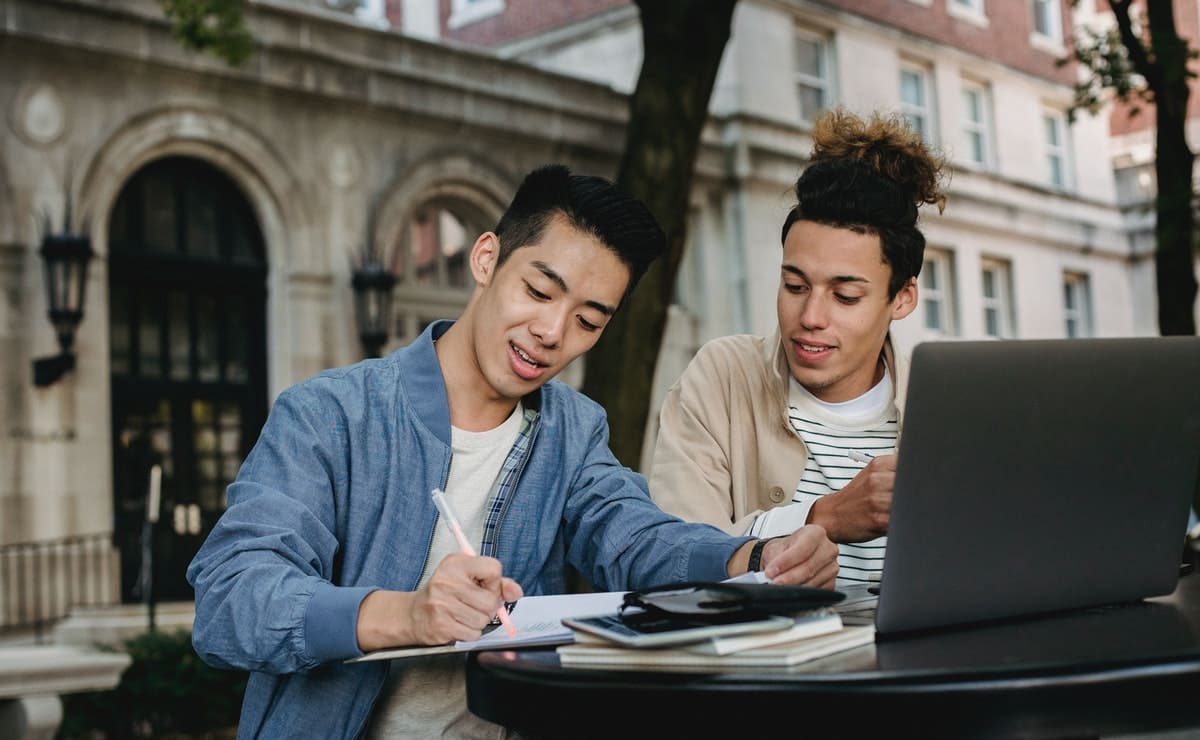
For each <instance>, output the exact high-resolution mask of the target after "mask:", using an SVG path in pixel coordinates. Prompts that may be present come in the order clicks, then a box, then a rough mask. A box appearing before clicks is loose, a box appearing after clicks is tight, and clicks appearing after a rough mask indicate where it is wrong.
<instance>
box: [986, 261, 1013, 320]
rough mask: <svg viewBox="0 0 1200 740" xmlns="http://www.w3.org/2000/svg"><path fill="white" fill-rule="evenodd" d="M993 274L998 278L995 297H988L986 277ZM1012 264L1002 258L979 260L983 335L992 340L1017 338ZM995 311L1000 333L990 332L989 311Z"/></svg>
mask: <svg viewBox="0 0 1200 740" xmlns="http://www.w3.org/2000/svg"><path fill="white" fill-rule="evenodd" d="M989 272H991V273H993V274H994V275H995V276H996V285H995V295H991V296H989V295H987V294H986V293H985V291H986V289H987V287H986V286H987V281H986V279H985V277H984V276H985V275H986V274H987V273H989ZM1012 274H1013V271H1012V262H1011V261H1010V260H1007V259H1004V258H1002V257H983V258H981V259H980V260H979V307H980V312H979V313H980V320H981V321H982V329H983V335H984V336H985V337H989V338H991V339H1012V338H1014V337H1016V335H1017V330H1016V324H1017V322H1016V315H1015V314H1014V310H1013V307H1014V301H1013V277H1012ZM989 310H991V311H995V313H996V316H997V319H998V333H996V334H993V333H991V332H990V331H989V330H988V322H987V316H988V311H989Z"/></svg>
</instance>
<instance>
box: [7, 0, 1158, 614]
mask: <svg viewBox="0 0 1200 740" xmlns="http://www.w3.org/2000/svg"><path fill="white" fill-rule="evenodd" d="M326 5H337V6H339V7H342V6H347V7H348V6H350V5H353V3H340V2H339V3H330V4H326V3H322V2H319V0H308V1H307V2H300V1H299V0H295V1H293V2H287V1H285V0H255V1H254V2H250V3H249V4H248V24H249V27H250V30H251V31H252V32H253V33H254V34H255V36H256V37H257V38H258V40H259V42H260V48H259V51H258V52H257V53H256V54H255V55H254V56H253V57H252V58H251V59H250V60H249V62H247V63H246V64H245V65H243V66H241V67H238V68H230V67H228V66H226V65H225V64H223V63H222V62H219V61H217V60H215V59H213V58H211V57H208V56H204V55H197V54H194V53H191V52H188V51H185V50H184V49H182V48H181V47H180V45H179V44H178V43H177V42H176V41H174V40H173V39H172V38H171V36H170V34H169V29H168V26H167V24H166V22H165V21H164V20H163V19H162V17H161V12H160V9H159V5H158V3H157V2H154V0H0V70H3V72H2V73H0V107H2V108H3V110H4V111H5V112H6V116H5V119H4V122H3V126H0V281H2V284H3V300H2V301H0V358H3V359H2V360H0V383H2V385H3V388H4V389H5V393H4V394H3V396H0V417H2V418H4V419H5V420H6V422H7V423H6V425H5V427H4V429H3V430H0V547H2V546H4V545H11V544H12V543H20V542H30V541H60V540H61V538H64V537H68V536H74V535H81V534H85V533H96V534H97V535H99V536H101V537H102V538H104V539H105V541H107V540H108V538H111V542H112V543H113V545H114V546H115V548H114V550H113V552H114V553H119V555H120V558H119V560H120V563H121V565H120V567H119V568H117V567H115V566H114V567H113V568H112V569H111V574H110V575H105V576H101V577H98V578H99V579H100V580H102V581H103V582H104V583H105V584H107V585H106V587H105V589H103V590H105V591H106V593H116V594H120V595H121V596H122V597H123V598H125V599H127V600H129V599H133V598H136V596H137V593H136V592H135V590H134V585H135V584H136V582H137V577H138V568H139V565H140V562H141V561H140V554H139V548H138V541H139V537H140V533H141V531H142V521H143V519H144V517H145V499H146V492H147V483H146V481H147V478H148V475H147V470H148V469H149V467H150V466H151V465H152V464H154V463H158V464H160V465H161V466H162V470H163V478H162V496H161V499H162V504H163V505H162V519H161V521H160V523H159V525H158V532H159V539H158V548H159V549H158V552H159V558H160V560H161V562H160V567H161V569H162V570H161V572H160V576H159V583H160V586H159V594H158V595H159V596H160V597H161V598H164V599H167V598H189V596H190V593H189V591H188V589H187V587H186V583H184V581H183V576H182V573H183V567H184V566H185V565H186V562H187V561H188V560H189V559H190V557H191V554H192V553H194V551H195V549H196V547H198V545H199V542H200V541H201V540H202V538H203V536H204V535H205V534H206V532H207V531H208V528H209V527H210V526H211V524H212V522H213V521H214V520H215V518H216V517H217V516H218V515H219V514H220V512H221V511H222V509H223V503H224V487H225V484H226V483H227V482H228V481H229V480H230V479H231V478H232V477H233V475H234V473H235V472H236V470H237V467H238V464H239V462H240V460H241V458H242V456H243V454H244V453H245V451H246V450H247V449H248V447H249V445H250V444H252V443H253V441H254V439H255V436H256V434H257V431H258V428H259V426H260V425H261V423H262V421H263V419H264V418H265V414H266V411H267V408H268V407H269V405H270V402H271V400H272V399H273V398H274V397H275V396H276V395H277V394H278V393H279V392H280V391H281V390H283V389H284V388H285V387H287V386H288V385H290V384H292V383H294V382H296V381H299V380H301V379H303V378H305V377H307V376H309V375H311V374H313V373H315V372H317V371H318V370H320V369H323V368H325V367H330V366H334V365H340V364H346V363H350V362H353V361H355V360H357V359H359V358H360V357H362V355H363V349H362V347H361V345H360V343H359V340H358V336H357V330H356V325H355V315H354V292H353V289H352V287H351V282H352V273H353V271H354V269H355V267H356V266H357V265H359V264H361V262H362V259H363V256H364V255H367V254H369V255H370V256H372V257H374V258H375V259H377V260H380V261H382V262H383V263H384V264H385V265H386V266H388V267H389V269H391V270H392V272H393V273H394V274H395V275H396V276H397V277H398V283H397V285H396V287H395V289H394V291H393V295H392V297H393V307H392V311H393V313H392V315H391V321H390V334H389V341H388V344H387V345H386V347H385V350H386V349H390V348H394V347H396V346H399V345H401V344H403V343H405V342H406V341H408V340H409V339H410V338H412V337H413V336H414V335H415V334H416V333H417V332H418V331H419V330H420V329H421V328H422V327H423V326H424V325H425V323H427V322H428V321H430V320H432V319H435V318H440V317H444V316H452V315H454V314H455V313H457V311H458V310H459V308H461V306H462V305H464V303H465V300H466V296H467V294H468V291H469V288H470V286H469V285H468V280H469V278H468V277H466V276H465V275H464V273H463V271H462V269H461V260H460V257H461V255H462V250H463V249H464V248H465V247H468V246H469V245H470V243H471V241H473V239H474V237H475V235H476V234H477V232H479V231H482V230H485V229H487V228H490V227H491V226H492V225H493V224H494V222H495V220H496V218H497V217H498V215H499V214H500V212H501V211H502V209H503V208H504V205H505V204H506V203H507V199H508V198H509V197H510V196H511V193H512V191H513V190H514V188H515V187H516V185H517V183H518V182H519V180H520V177H521V176H522V175H523V174H524V173H525V172H526V171H528V170H529V169H531V168H532V167H533V166H536V165H537V164H540V163H543V162H547V161H561V162H564V163H567V164H569V165H571V166H573V167H574V168H575V169H576V170H577V171H580V172H588V173H595V174H600V175H607V176H612V175H615V168H616V164H617V161H618V158H619V154H620V151H619V150H620V147H621V146H622V142H623V125H624V121H625V118H626V109H625V104H626V95H627V94H628V93H629V92H630V91H631V90H632V89H633V85H634V82H635V80H636V75H637V72H638V69H639V66H640V59H641V40H640V34H639V30H638V18H637V13H636V9H635V8H634V6H633V5H632V4H630V3H629V2H624V1H622V2H618V1H616V0H573V1H572V2H569V3H554V4H549V5H547V4H543V3H537V2H535V1H534V0H440V1H439V2H436V3H434V2H432V0H386V2H383V1H382V0H371V1H370V2H367V3H365V4H362V7H361V8H359V9H358V11H357V14H353V13H350V12H346V11H345V10H337V9H334V8H331V7H325V6H326ZM1066 5H1067V3H1065V2H1063V3H1060V2H1059V1H1058V0H1032V1H1031V2H1016V1H1014V2H1008V1H1006V2H996V1H995V0H987V1H986V2H985V0H886V1H880V0H826V1H817V0H741V2H740V3H739V5H738V8H737V10H736V12H735V15H734V26H733V35H732V38H731V40H730V43H729V46H728V47H727V49H726V54H725V57H724V60H723V63H722V68H721V72H720V75H719V78H718V82H717V86H716V89H715V90H714V95H713V100H712V105H711V118H710V121H709V124H708V126H707V128H706V130H705V132H704V136H703V146H702V151H701V154H700V158H699V161H698V165H697V175H696V180H695V183H694V188H693V194H692V199H691V222H690V223H691V229H690V237H689V248H688V253H687V257H686V259H685V262H684V264H683V266H682V270H681V275H680V281H679V288H678V295H677V303H678V305H677V306H676V307H675V308H674V310H673V311H672V317H671V324H670V327H669V333H668V337H667V341H666V342H665V344H664V347H663V350H662V354H661V360H660V363H659V372H658V377H657V378H656V379H655V388H656V389H657V391H658V393H661V391H662V390H663V389H664V388H665V387H666V385H668V384H669V383H670V382H671V380H673V379H674V377H675V376H676V375H678V373H679V372H680V370H681V369H682V368H683V366H684V365H685V364H686V362H687V360H688V359H689V358H690V357H691V354H692V353H693V352H694V351H695V348H696V347H697V346H699V344H700V343H701V342H703V341H705V340H706V339H708V338H711V337H714V336H717V335H721V334H727V333H734V332H746V331H752V332H767V331H770V330H771V328H772V326H773V325H774V322H775V318H774V301H773V296H774V293H775V290H776V283H777V280H778V258H779V257H778V255H779V251H778V250H779V248H780V247H779V226H780V224H781V223H782V218H783V215H784V213H785V212H786V210H787V208H788V206H789V205H790V202H789V188H790V186H791V184H792V183H793V182H794V180H795V178H796V176H797V175H798V174H799V172H800V171H801V170H802V168H803V166H804V164H805V159H806V156H807V153H808V150H809V148H810V145H811V141H810V139H809V136H808V132H809V130H810V122H811V121H812V120H813V117H814V116H815V115H816V114H817V112H818V111H819V110H821V109H823V108H827V107H829V106H832V105H837V104H843V105H846V106H847V107H849V108H851V109H853V110H856V111H860V112H866V111H869V110H872V109H888V110H899V111H903V112H904V113H905V114H906V115H908V116H909V118H910V119H911V120H912V121H913V122H914V124H915V125H918V126H920V127H921V128H922V130H923V131H925V132H926V135H927V136H928V137H929V140H930V141H931V142H933V143H934V144H936V145H938V146H940V147H942V148H944V149H945V150H946V151H947V153H948V154H949V156H950V159H951V162H952V163H953V165H954V175H953V180H952V182H951V185H950V202H949V206H948V208H947V209H946V212H945V213H944V214H943V215H940V216H939V215H937V214H936V212H928V213H926V214H925V215H924V216H923V219H924V229H925V232H926V235H927V237H928V241H929V250H928V253H927V260H926V265H925V268H924V270H923V272H922V277H921V291H922V304H921V308H920V309H919V310H918V312H917V313H916V314H915V315H914V316H912V317H910V318H909V319H907V320H906V321H904V322H902V323H900V324H898V325H897V326H896V334H897V339H898V340H899V341H901V342H902V343H905V344H908V345H911V344H912V343H915V342H917V341H921V340H924V339H941V338H955V337H963V338H974V337H985V336H994V337H1022V338H1033V337H1061V336H1068V335H1070V336H1090V335H1095V336H1112V335H1129V334H1152V333H1154V326H1153V295H1152V293H1147V288H1148V286H1146V285H1145V284H1144V281H1143V282H1139V281H1138V280H1137V279H1136V275H1137V273H1138V270H1140V269H1142V268H1141V265H1142V264H1143V262H1144V260H1145V258H1146V256H1145V255H1144V254H1142V253H1140V252H1135V251H1131V248H1130V246H1129V242H1128V240H1127V238H1126V233H1125V231H1124V226H1123V222H1122V217H1121V213H1120V211H1119V209H1118V208H1117V204H1116V195H1115V187H1114V178H1113V172H1112V169H1111V167H1110V164H1109V161H1108V157H1107V151H1108V150H1107V147H1108V134H1107V120H1105V119H1101V118H1089V117H1083V118H1081V119H1079V120H1078V121H1077V122H1076V123H1075V124H1074V125H1068V123H1067V118H1066V109H1067V106H1068V105H1069V103H1070V99H1071V98H1070V93H1071V89H1070V83H1071V81H1072V79H1073V75H1074V71H1073V70H1072V69H1070V68H1069V67H1067V68H1062V67H1059V66H1057V65H1056V64H1055V60H1056V59H1057V58H1058V57H1059V56H1061V55H1062V54H1063V53H1064V52H1065V49H1064V42H1063V29H1065V28H1069V27H1070V16H1069V9H1068V8H1067V7H1066ZM547 8H550V10H547ZM68 203H69V204H70V208H69V209H68ZM68 210H69V215H68ZM43 217H46V218H48V219H49V222H50V224H51V230H52V231H53V232H55V233H61V232H62V231H64V230H68V231H71V232H75V233H79V234H83V235H86V236H88V237H89V238H90V240H91V245H92V248H93V249H94V250H95V252H96V257H95V258H94V259H93V260H92V262H91V265H90V272H89V276H88V284H87V292H86V303H85V306H84V314H83V320H82V323H81V324H80V325H79V328H78V331H77V334H76V337H75V344H74V347H75V351H76V353H77V356H78V357H77V363H76V367H75V369H74V371H72V372H69V373H67V374H66V375H65V376H64V377H63V378H62V379H61V380H59V381H58V382H56V383H54V384H52V385H48V386H44V387H37V386H35V385H34V383H33V373H32V370H31V368H32V365H31V363H32V361H33V360H34V359H35V358H40V357H43V356H46V355H52V354H53V352H54V351H55V348H56V340H55V335H54V331H53V329H52V327H51V325H50V323H49V322H48V321H47V319H46V307H47V295H46V291H45V289H44V287H43V283H42V264H41V262H42V260H41V259H40V257H39V256H38V244H39V242H40V240H41V239H42V237H43V232H44V228H45V227H44V224H43ZM578 378H579V369H578V368H576V369H575V371H574V373H573V374H572V375H571V376H570V377H568V378H566V379H567V380H568V381H569V382H577V380H578ZM656 398H657V396H656ZM653 434H654V429H653V425H652V426H651V428H650V429H648V430H647V435H648V438H649V439H652V438H653ZM647 448H648V449H649V446H648V447H647ZM9 560H11V557H10V558H9ZM66 560H67V559H65V558H64V559H60V561H59V562H60V565H58V566H47V567H50V568H55V567H57V568H59V569H60V570H61V569H63V568H64V567H65V566H63V565H61V563H62V562H66ZM6 562H8V561H6V560H5V556H4V555H0V581H4V580H5V579H6V578H7V579H8V581H9V583H11V582H13V580H14V577H13V576H11V575H6V572H7V573H12V572H13V571H11V570H9V571H5V570H3V568H4V567H6V566H5V563H6ZM118 574H119V575H118ZM92 580H96V578H93V579H92ZM64 588H65V587H64ZM4 593H5V589H0V599H4V598H6V597H5V596H4ZM8 598H10V601H11V597H8ZM4 614H5V609H4V608H2V607H0V625H2V624H3V620H4V616H3V615H4Z"/></svg>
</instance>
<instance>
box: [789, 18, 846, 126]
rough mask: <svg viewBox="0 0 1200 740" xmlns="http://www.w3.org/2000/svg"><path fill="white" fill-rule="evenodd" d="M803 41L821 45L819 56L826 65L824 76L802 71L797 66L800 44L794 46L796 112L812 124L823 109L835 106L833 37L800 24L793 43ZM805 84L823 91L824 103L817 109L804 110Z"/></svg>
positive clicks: (794, 33) (801, 119) (796, 29)
mask: <svg viewBox="0 0 1200 740" xmlns="http://www.w3.org/2000/svg"><path fill="white" fill-rule="evenodd" d="M802 41H808V42H813V43H815V44H817V45H818V46H819V48H818V58H819V60H820V63H821V64H822V65H823V67H824V69H823V70H822V71H823V72H824V76H814V75H811V74H809V73H807V72H802V71H800V70H799V69H798V68H797V66H796V62H797V59H796V52H797V50H798V46H794V47H793V52H792V83H793V86H794V89H795V90H796V113H797V117H798V118H799V120H800V121H801V122H802V123H806V124H810V125H811V124H812V123H814V122H815V121H816V120H817V117H818V116H819V114H820V113H821V111H826V110H829V109H830V108H832V107H833V106H834V85H835V81H836V77H835V72H834V55H833V38H832V37H831V36H830V35H829V34H827V33H822V32H820V31H817V30H814V29H811V28H804V27H799V26H798V27H796V28H795V30H794V32H793V34H792V43H793V44H797V45H798V44H799V43H800V42H802ZM804 86H807V87H810V88H816V89H818V90H819V91H820V93H821V99H822V100H821V102H822V105H821V107H820V108H818V109H817V110H815V111H805V110H804V97H803V96H802V95H801V94H800V88H801V87H804Z"/></svg>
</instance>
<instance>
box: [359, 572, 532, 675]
mask: <svg viewBox="0 0 1200 740" xmlns="http://www.w3.org/2000/svg"><path fill="white" fill-rule="evenodd" d="M522 595H524V592H523V591H522V590H521V586H520V584H518V583H517V582H516V581H514V580H513V579H511V578H505V577H503V576H502V575H501V569H500V561H499V560H496V559H495V558H489V557H479V556H472V555H463V554H459V553H454V554H451V555H447V556H446V558H445V559H444V560H442V562H441V563H439V564H438V567H437V570H436V571H434V573H433V576H431V577H430V579H429V582H428V583H427V584H425V588H423V589H421V590H420V591H412V592H401V591H374V592H372V593H371V594H369V595H368V596H367V597H366V598H365V599H363V602H362V604H361V605H360V606H359V609H358V627H357V637H358V647H359V649H361V650H362V651H363V652H370V651H371V650H380V649H383V648H389V647H397V646H400V645H444V644H446V643H450V642H454V641H455V640H476V639H478V638H479V636H480V634H482V632H483V628H484V627H486V626H487V624H488V622H490V621H491V620H492V617H494V616H496V610H497V609H500V608H502V607H503V604H504V602H505V601H516V600H517V599H519V598H521V596H522Z"/></svg>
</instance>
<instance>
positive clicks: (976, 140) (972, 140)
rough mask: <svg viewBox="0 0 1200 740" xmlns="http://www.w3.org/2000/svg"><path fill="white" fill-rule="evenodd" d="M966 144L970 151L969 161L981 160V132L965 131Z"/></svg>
mask: <svg viewBox="0 0 1200 740" xmlns="http://www.w3.org/2000/svg"><path fill="white" fill-rule="evenodd" d="M967 146H968V147H969V148H970V151H971V161H973V162H983V134H980V133H979V132H978V131H969V132H967Z"/></svg>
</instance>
